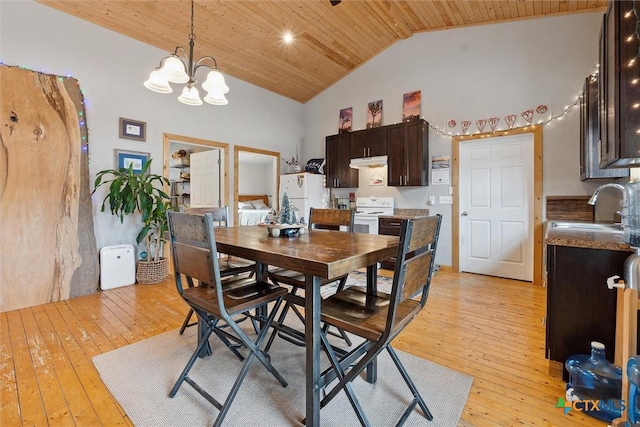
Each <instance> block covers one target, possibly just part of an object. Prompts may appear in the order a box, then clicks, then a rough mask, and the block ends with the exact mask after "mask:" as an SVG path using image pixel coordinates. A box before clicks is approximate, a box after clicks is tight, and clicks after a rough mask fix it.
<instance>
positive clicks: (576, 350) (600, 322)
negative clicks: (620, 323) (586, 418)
mask: <svg viewBox="0 0 640 427" xmlns="http://www.w3.org/2000/svg"><path fill="white" fill-rule="evenodd" d="M630 254H631V252H624V251H613V250H604V249H590V248H574V247H569V246H555V245H550V246H547V336H546V355H547V358H548V359H550V360H555V361H558V362H562V363H564V361H565V360H566V359H567V357H569V356H571V355H573V354H589V351H590V349H591V345H590V343H591V341H599V342H601V343H603V344H604V345H605V348H606V356H607V359H608V360H609V361H613V359H614V356H615V351H614V350H615V335H616V333H615V330H616V291H615V290H609V288H607V278H608V277H611V276H613V275H616V274H617V275H620V276H621V275H622V273H623V268H624V261H625V259H626V258H627V257H628V256H629V255H630ZM563 371H564V370H563ZM564 372H566V371H564ZM565 378H566V374H565Z"/></svg>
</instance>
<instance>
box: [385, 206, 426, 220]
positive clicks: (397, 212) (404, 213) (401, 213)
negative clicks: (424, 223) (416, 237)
mask: <svg viewBox="0 0 640 427" xmlns="http://www.w3.org/2000/svg"><path fill="white" fill-rule="evenodd" d="M427 215H429V209H408V208H395V209H394V210H393V215H380V216H378V218H414V217H418V216H427Z"/></svg>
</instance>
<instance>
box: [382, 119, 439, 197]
mask: <svg viewBox="0 0 640 427" xmlns="http://www.w3.org/2000/svg"><path fill="white" fill-rule="evenodd" d="M387 127H388V129H387V156H388V160H387V162H388V183H389V184H388V185H389V186H393V187H407V186H424V185H429V179H428V178H429V124H428V123H427V122H426V121H424V120H422V119H421V120H412V121H409V122H404V123H398V124H395V125H391V126H387Z"/></svg>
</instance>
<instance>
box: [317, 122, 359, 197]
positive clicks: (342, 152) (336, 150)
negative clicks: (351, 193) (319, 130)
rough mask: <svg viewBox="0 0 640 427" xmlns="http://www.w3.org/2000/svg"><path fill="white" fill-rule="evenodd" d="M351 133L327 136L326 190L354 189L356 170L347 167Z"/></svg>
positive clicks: (356, 178) (356, 180)
mask: <svg viewBox="0 0 640 427" xmlns="http://www.w3.org/2000/svg"><path fill="white" fill-rule="evenodd" d="M350 147H351V133H348V132H347V133H340V134H338V135H331V136H328V137H327V139H326V146H325V150H326V151H325V153H326V154H325V157H326V160H325V161H326V164H325V173H326V175H327V183H326V185H327V188H355V187H357V186H358V170H357V169H352V168H350V167H349V161H350V160H351V158H350V151H351V149H350Z"/></svg>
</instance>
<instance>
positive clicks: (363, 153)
mask: <svg viewBox="0 0 640 427" xmlns="http://www.w3.org/2000/svg"><path fill="white" fill-rule="evenodd" d="M362 157H367V149H366V148H363V149H362Z"/></svg>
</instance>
